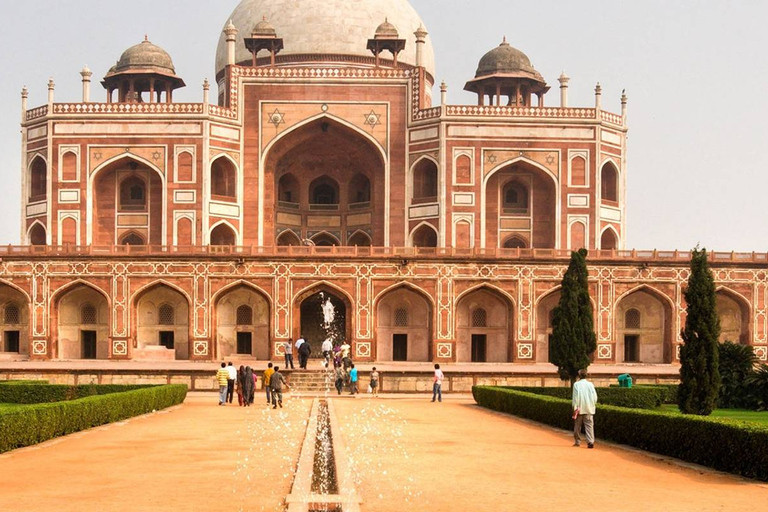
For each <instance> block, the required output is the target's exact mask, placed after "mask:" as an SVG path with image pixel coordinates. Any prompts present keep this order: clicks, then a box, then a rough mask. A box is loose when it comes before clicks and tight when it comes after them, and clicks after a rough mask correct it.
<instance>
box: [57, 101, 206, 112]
mask: <svg viewBox="0 0 768 512" xmlns="http://www.w3.org/2000/svg"><path fill="white" fill-rule="evenodd" d="M203 107H204V105H203V104H202V103H55V104H54V105H53V113H54V114H202V113H203Z"/></svg>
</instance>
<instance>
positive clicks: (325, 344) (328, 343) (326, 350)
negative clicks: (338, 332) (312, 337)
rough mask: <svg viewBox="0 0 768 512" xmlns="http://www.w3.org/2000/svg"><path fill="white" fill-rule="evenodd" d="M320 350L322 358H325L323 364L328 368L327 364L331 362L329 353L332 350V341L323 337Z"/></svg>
mask: <svg viewBox="0 0 768 512" xmlns="http://www.w3.org/2000/svg"><path fill="white" fill-rule="evenodd" d="M321 350H322V351H323V359H325V362H324V363H323V364H324V365H325V367H326V368H328V365H329V364H330V362H331V353H332V352H333V343H332V342H331V339H330V338H325V341H324V342H323V345H322V347H321Z"/></svg>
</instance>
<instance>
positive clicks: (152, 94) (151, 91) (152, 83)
mask: <svg viewBox="0 0 768 512" xmlns="http://www.w3.org/2000/svg"><path fill="white" fill-rule="evenodd" d="M149 102H150V103H154V102H155V79H154V78H150V79H149Z"/></svg>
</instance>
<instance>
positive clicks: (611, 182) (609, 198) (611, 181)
mask: <svg viewBox="0 0 768 512" xmlns="http://www.w3.org/2000/svg"><path fill="white" fill-rule="evenodd" d="M600 183H601V185H600V198H601V199H602V201H603V202H607V203H609V204H617V203H618V202H619V170H618V169H617V168H616V166H615V165H614V163H613V162H606V163H605V165H603V168H602V169H601V170H600Z"/></svg>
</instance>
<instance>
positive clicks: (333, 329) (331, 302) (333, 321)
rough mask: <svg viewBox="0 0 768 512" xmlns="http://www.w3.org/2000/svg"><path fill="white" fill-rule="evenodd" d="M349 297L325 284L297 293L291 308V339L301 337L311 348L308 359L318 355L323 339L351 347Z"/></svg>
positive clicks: (350, 307)
mask: <svg viewBox="0 0 768 512" xmlns="http://www.w3.org/2000/svg"><path fill="white" fill-rule="evenodd" d="M353 314H354V310H353V309H352V304H351V302H350V300H349V298H348V297H347V296H346V295H345V294H344V293H342V292H340V291H338V290H335V289H334V288H333V287H331V286H328V285H319V286H316V287H313V288H311V289H310V290H307V291H305V292H304V293H302V294H300V295H299V296H298V297H297V298H296V301H295V306H294V337H293V339H297V338H298V337H299V336H303V337H304V339H305V340H306V341H307V342H308V343H309V344H310V346H311V347H312V357H313V358H319V357H321V356H322V352H321V350H320V347H321V345H322V343H323V341H324V340H325V339H326V338H330V340H331V341H332V342H333V344H334V345H341V344H342V343H343V342H344V341H347V342H349V344H350V345H351V344H352V341H353V339H352V315H353Z"/></svg>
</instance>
